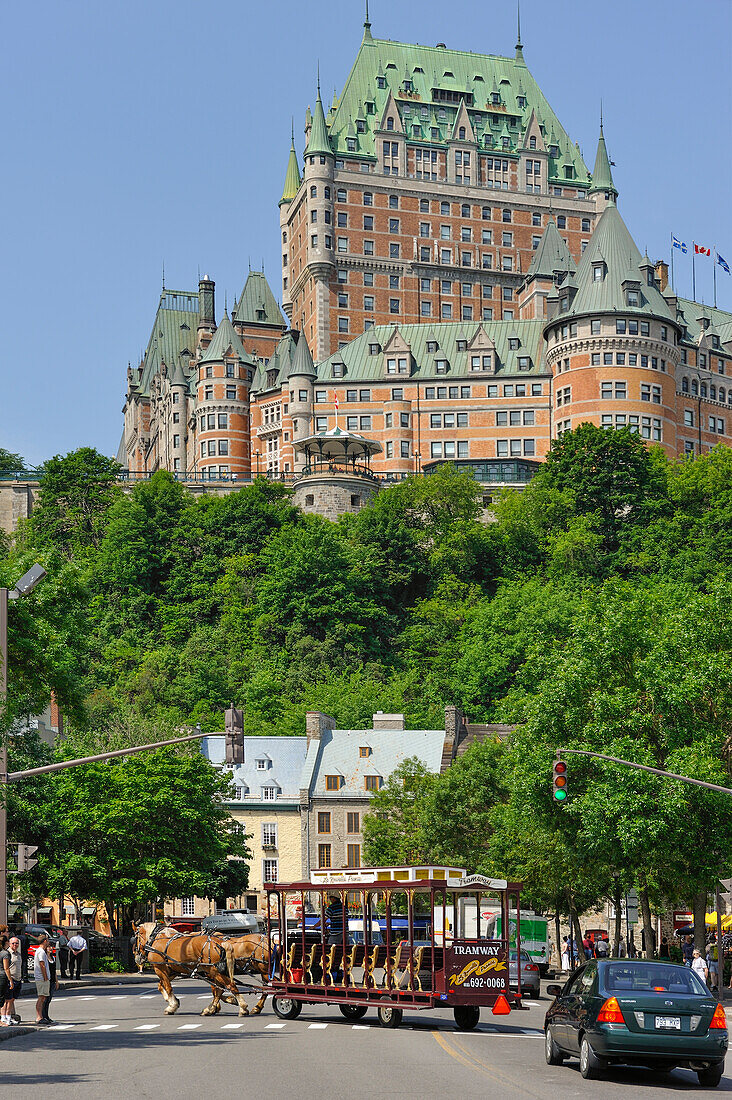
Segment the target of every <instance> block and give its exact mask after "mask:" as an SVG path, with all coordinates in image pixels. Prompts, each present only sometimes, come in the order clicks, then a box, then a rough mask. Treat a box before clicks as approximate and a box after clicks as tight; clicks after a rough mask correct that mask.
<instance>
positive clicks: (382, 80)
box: [376, 76, 386, 88]
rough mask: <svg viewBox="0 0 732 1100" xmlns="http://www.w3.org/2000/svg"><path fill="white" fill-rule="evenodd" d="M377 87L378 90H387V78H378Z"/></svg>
mask: <svg viewBox="0 0 732 1100" xmlns="http://www.w3.org/2000/svg"><path fill="white" fill-rule="evenodd" d="M376 87H377V88H385V87H386V77H385V76H377V78H376Z"/></svg>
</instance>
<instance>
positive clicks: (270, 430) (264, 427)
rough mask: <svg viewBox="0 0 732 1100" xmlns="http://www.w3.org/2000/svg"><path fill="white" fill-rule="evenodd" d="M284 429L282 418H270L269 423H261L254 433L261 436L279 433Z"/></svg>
mask: <svg viewBox="0 0 732 1100" xmlns="http://www.w3.org/2000/svg"><path fill="white" fill-rule="evenodd" d="M281 430H282V420H270V421H269V423H268V424H261V425H260V426H259V427H258V428H257V430H256V432H255V433H254V434H255V435H256V436H257V437H259V438H266V437H267V436H270V435H277V433H278V432H280V431H281Z"/></svg>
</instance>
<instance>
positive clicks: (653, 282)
mask: <svg viewBox="0 0 732 1100" xmlns="http://www.w3.org/2000/svg"><path fill="white" fill-rule="evenodd" d="M648 285H649V286H655V285H656V275H655V272H654V271H653V269H652V268H649V271H648Z"/></svg>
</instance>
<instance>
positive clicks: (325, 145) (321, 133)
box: [305, 88, 333, 157]
mask: <svg viewBox="0 0 732 1100" xmlns="http://www.w3.org/2000/svg"><path fill="white" fill-rule="evenodd" d="M313 153H318V154H320V153H327V155H328V156H331V157H332V156H333V149H332V148H331V144H330V138H329V137H328V127H327V126H326V124H325V114H324V113H323V101H322V99H321V98H320V88H318V98H317V99H316V101H315V111H314V112H313V122H312V127H311V130H310V137H309V138H308V143H307V146H306V147H305V155H306V156H311V155H312V154H313Z"/></svg>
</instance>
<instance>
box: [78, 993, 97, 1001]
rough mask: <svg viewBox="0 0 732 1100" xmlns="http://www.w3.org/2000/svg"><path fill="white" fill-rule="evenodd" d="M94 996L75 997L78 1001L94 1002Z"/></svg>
mask: <svg viewBox="0 0 732 1100" xmlns="http://www.w3.org/2000/svg"><path fill="white" fill-rule="evenodd" d="M96 999H97V998H96V994H95V995H94V996H93V997H77V1000H78V1001H96Z"/></svg>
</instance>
